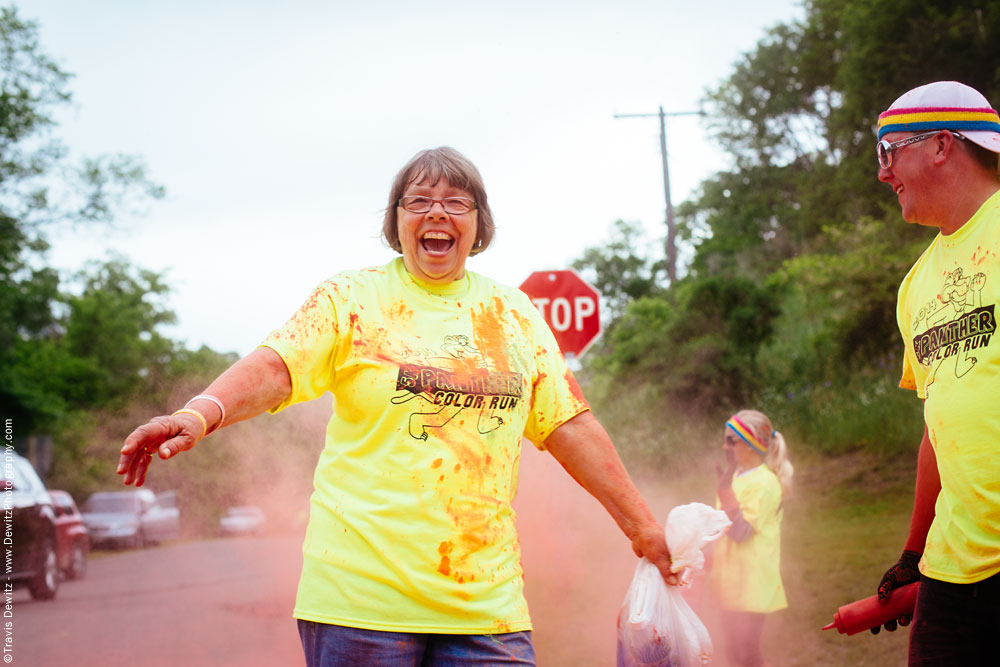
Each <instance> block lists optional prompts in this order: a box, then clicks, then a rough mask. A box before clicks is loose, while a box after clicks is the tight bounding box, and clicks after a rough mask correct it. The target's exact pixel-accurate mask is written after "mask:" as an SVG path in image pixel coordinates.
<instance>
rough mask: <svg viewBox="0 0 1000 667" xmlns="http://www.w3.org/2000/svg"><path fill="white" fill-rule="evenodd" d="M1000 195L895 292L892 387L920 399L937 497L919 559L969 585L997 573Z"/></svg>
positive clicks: (927, 254) (942, 239)
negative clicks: (899, 354) (898, 343)
mask: <svg viewBox="0 0 1000 667" xmlns="http://www.w3.org/2000/svg"><path fill="white" fill-rule="evenodd" d="M998 300H1000V193H997V194H995V195H993V196H992V197H991V198H990V199H988V200H987V201H986V202H985V203H984V204H983V205H982V206H981V207H980V209H979V211H977V212H976V214H975V215H974V216H972V218H970V219H969V221H968V222H967V223H965V225H963V226H962V227H961V228H960V229H959V230H958V231H956V232H955V233H953V234H950V235H948V236H944V235H941V234H938V236H937V237H936V238H935V239H934V241H933V242H932V243H931V244H930V246H928V248H927V249H926V250H925V251H924V253H923V255H921V257H920V259H918V260H917V262H916V264H914V265H913V268H911V269H910V271H909V273H908V274H907V275H906V278H905V279H904V280H903V283H902V285H901V286H900V288H899V300H898V302H897V310H896V318H897V321H898V324H899V331H900V333H901V334H902V336H903V342H904V344H905V348H906V349H905V355H904V360H903V375H902V379H901V380H900V383H899V385H900V386H901V387H903V388H904V389H914V390H916V392H917V395H918V396H920V398H922V399H924V420H925V422H926V424H927V432H928V434H929V436H930V441H931V444H932V445H933V446H934V455H935V457H936V458H937V466H938V472H939V473H940V475H941V493H940V494H939V495H938V498H937V504H936V505H935V508H934V521H933V523H932V524H931V528H930V532H929V533H928V535H927V545H926V547H925V548H924V555H923V558H922V559H921V561H920V571H921V572H923V573H924V574H925V575H927V576H928V577H931V578H932V579H938V580H941V581H947V582H951V583H958V584H966V583H974V582H977V581H981V580H983V579H986V578H987V577H990V576H992V575H994V574H996V573H997V572H1000V408H998V404H997V397H998V396H1000V339H997V337H996V336H995V334H996V328H997V323H996V305H997V301H998Z"/></svg>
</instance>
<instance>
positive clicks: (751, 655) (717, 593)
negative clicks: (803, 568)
mask: <svg viewBox="0 0 1000 667" xmlns="http://www.w3.org/2000/svg"><path fill="white" fill-rule="evenodd" d="M723 448H724V450H725V454H726V467H725V469H723V468H722V467H721V466H716V472H717V474H718V478H719V486H718V496H719V499H718V504H719V507H721V508H722V509H723V510H724V511H725V512H726V514H727V515H728V516H729V519H730V520H731V521H732V522H733V525H732V527H731V528H730V529H729V533H728V534H727V535H726V536H725V537H723V538H722V539H721V540H719V541H718V542H716V543H715V553H714V557H713V563H712V570H711V572H710V573H709V577H708V588H709V591H710V593H711V595H712V596H713V599H714V600H715V601H716V602H717V603H718V605H719V607H720V611H721V619H722V627H723V628H725V640H724V643H725V646H726V655H727V657H728V659H729V661H730V663H731V664H733V665H739V666H740V667H760V666H761V665H764V664H765V662H764V658H763V657H762V656H761V653H760V635H761V631H762V629H763V627H764V618H765V617H766V615H767V614H769V613H771V612H775V611H778V610H780V609H784V608H786V607H787V606H788V601H787V600H786V599H785V588H784V586H783V584H782V582H781V567H780V565H781V515H782V507H783V504H782V503H783V500H784V499H785V498H787V497H788V496H789V493H790V491H791V482H792V471H793V470H792V464H791V463H789V461H788V455H787V447H786V445H785V439H784V438H783V437H782V435H781V434H780V433H778V432H777V431H775V430H774V427H773V426H771V420H770V419H768V418H767V416H766V415H764V414H763V413H761V412H758V411H757V410H740V411H739V412H737V413H736V414H735V415H733V416H732V417H730V418H729V420H728V421H726V433H725V439H724V444H723Z"/></svg>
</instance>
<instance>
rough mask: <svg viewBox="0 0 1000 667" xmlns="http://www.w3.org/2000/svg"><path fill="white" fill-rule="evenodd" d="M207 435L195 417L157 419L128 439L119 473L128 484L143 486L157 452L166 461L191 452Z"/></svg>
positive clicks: (122, 452)
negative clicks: (182, 453)
mask: <svg viewBox="0 0 1000 667" xmlns="http://www.w3.org/2000/svg"><path fill="white" fill-rule="evenodd" d="M204 436H205V432H204V426H203V425H202V422H201V420H199V419H198V418H197V417H195V416H194V415H191V414H188V413H181V414H176V415H161V416H159V417H153V418H152V419H150V420H149V421H148V422H147V423H145V424H143V425H142V426H140V427H139V428H137V429H135V430H134V431H132V433H131V434H129V436H128V437H127V438H125V444H124V445H122V448H121V456H120V457H119V458H118V474H119V475H125V484H133V483H134V484H135V485H136V486H142V484H143V482H145V481H146V472H147V471H148V470H149V464H150V463H152V462H153V454H154V453H155V454H159V456H160V458H161V459H163V460H164V461H165V460H167V459H169V458H172V457H173V456H175V455H177V454H179V453H180V452H186V451H187V450H189V449H191V448H192V447H194V446H195V444H197V442H198V441H199V440H201V439H202V438H203V437H204Z"/></svg>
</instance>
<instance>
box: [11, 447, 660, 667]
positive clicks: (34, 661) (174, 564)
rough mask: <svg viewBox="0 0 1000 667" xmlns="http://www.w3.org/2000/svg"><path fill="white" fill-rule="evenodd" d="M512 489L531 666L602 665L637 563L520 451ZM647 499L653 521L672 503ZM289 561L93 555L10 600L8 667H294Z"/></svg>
mask: <svg viewBox="0 0 1000 667" xmlns="http://www.w3.org/2000/svg"><path fill="white" fill-rule="evenodd" d="M519 487H520V488H519V491H518V498H517V501H516V502H515V505H516V506H517V509H518V513H519V518H518V530H519V533H520V537H521V545H522V547H523V550H524V568H525V581H526V589H525V594H526V596H527V598H528V604H529V606H530V608H531V611H532V618H533V620H534V624H535V633H534V640H535V649H536V652H537V653H538V662H539V665H544V666H546V667H550V666H551V667H562V666H563V665H573V666H574V667H603V665H607V664H610V663H613V660H614V655H615V653H614V651H615V640H616V637H615V621H616V617H617V614H618V608H619V606H620V605H621V601H622V598H623V596H624V594H625V590H626V589H627V587H628V584H629V582H630V581H631V578H632V572H633V570H634V569H635V563H636V559H635V556H634V555H632V550H631V549H630V548H629V546H628V541H627V540H626V539H625V538H624V536H622V535H621V533H620V532H619V530H618V528H617V527H616V526H615V524H614V522H613V521H612V520H611V518H610V517H608V515H607V514H606V513H605V512H604V510H603V509H602V508H601V506H600V505H599V504H598V503H597V501H595V500H594V499H593V498H591V497H590V496H588V495H587V493H586V492H585V491H583V489H581V488H579V487H578V486H577V485H576V483H575V482H574V481H573V480H572V479H571V478H570V477H569V475H567V474H566V473H565V472H564V471H563V470H562V469H561V468H560V467H559V465H558V464H557V463H555V461H554V460H553V459H552V457H551V456H549V455H548V454H543V453H539V452H537V451H535V449H534V447H532V446H531V445H530V444H526V445H525V447H524V451H523V453H522V465H521V474H520V484H519ZM648 497H649V500H650V501H651V502H652V503H654V506H656V507H658V508H669V507H671V506H672V505H673V504H674V503H673V502H670V501H668V500H666V499H665V498H662V497H660V496H659V495H658V494H657V493H650V495H649V496H648ZM301 559H302V557H301V537H280V538H278V537H271V538H241V539H231V540H207V541H204V542H191V543H185V544H179V545H174V546H167V547H157V548H152V549H147V550H144V551H126V552H120V553H113V554H110V555H103V556H102V557H100V558H96V559H93V560H91V562H90V569H89V571H88V572H87V576H86V578H85V579H84V580H82V581H66V582H63V584H62V586H61V588H60V590H59V595H58V597H57V598H56V599H55V600H54V601H52V602H45V603H39V602H35V601H33V600H32V599H31V597H30V596H29V595H28V592H27V590H24V589H20V590H18V591H17V592H16V593H15V598H14V619H13V621H14V629H13V640H14V645H13V648H14V652H13V655H14V658H15V660H14V662H12V663H10V664H13V665H18V664H20V665H25V666H28V665H30V666H31V667H64V666H67V665H74V667H97V666H100V667H111V666H117V665H128V666H129V667H159V666H161V665H163V666H168V665H169V667H178V665H183V666H185V667H202V666H206V667H207V666H211V667H228V666H230V665H232V666H234V667H235V666H237V665H238V666H240V667H257V666H260V665H268V666H280V667H285V666H290V667H300V666H301V665H303V664H304V661H303V659H302V652H301V648H300V646H299V641H298V633H297V631H296V627H295V622H294V620H293V619H292V617H291V614H292V607H293V604H294V598H295V590H296V587H297V584H298V577H299V571H300V569H301ZM0 635H2V633H0ZM0 667H4V664H0Z"/></svg>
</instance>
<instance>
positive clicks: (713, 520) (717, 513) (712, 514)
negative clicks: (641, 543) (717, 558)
mask: <svg viewBox="0 0 1000 667" xmlns="http://www.w3.org/2000/svg"><path fill="white" fill-rule="evenodd" d="M730 524H731V522H730V521H729V518H728V517H727V516H726V513H725V512H723V511H721V510H716V509H713V508H711V507H709V506H708V505H704V504H702V503H689V504H687V505H680V506H678V507H675V508H673V509H672V510H670V514H669V515H668V516H667V525H666V536H667V547H668V548H669V549H670V557H671V559H672V561H673V563H672V565H671V567H670V569H671V571H673V572H675V573H676V572H680V573H681V575H680V576H681V585H682V586H684V585H689V582H690V581H691V577H692V576H694V574H695V573H696V572H698V571H700V570H701V569H702V568H703V567H704V566H705V554H704V553H702V548H703V547H705V546H706V545H708V544H709V543H710V542H713V541H715V540H717V539H719V538H720V537H722V536H723V535H724V534H725V533H726V531H727V530H728V529H729V526H730ZM711 659H712V640H711V638H710V637H709V636H708V630H706V629H705V625H704V624H703V623H702V622H701V619H699V618H698V616H697V614H695V613H694V611H693V610H692V609H691V607H690V606H689V605H688V603H687V601H686V600H685V599H684V597H683V595H682V594H681V591H680V587H679V586H668V585H667V584H666V582H664V581H663V576H662V575H661V574H660V571H659V570H658V569H657V568H656V566H655V565H653V564H652V563H650V562H649V561H648V560H646V559H645V558H642V559H640V560H639V564H638V565H637V566H636V568H635V574H634V575H633V577H632V585H631V586H629V589H628V593H626V594H625V601H624V602H623V603H622V607H621V611H620V612H619V614H618V667H699V666H700V665H707V664H708V663H709V662H710V661H711Z"/></svg>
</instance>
